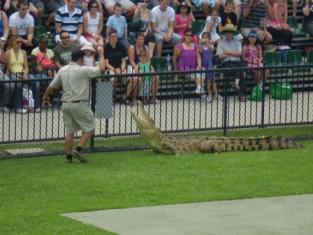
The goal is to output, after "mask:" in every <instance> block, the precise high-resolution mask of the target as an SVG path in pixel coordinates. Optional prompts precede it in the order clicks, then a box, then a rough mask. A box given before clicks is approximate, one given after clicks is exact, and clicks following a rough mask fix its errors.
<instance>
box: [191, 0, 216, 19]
mask: <svg viewBox="0 0 313 235" xmlns="http://www.w3.org/2000/svg"><path fill="white" fill-rule="evenodd" d="M191 1H192V2H193V3H194V4H195V6H197V7H202V9H203V12H204V15H205V16H208V15H209V13H210V9H213V8H215V9H216V10H217V12H219V9H220V6H221V0H191Z"/></svg>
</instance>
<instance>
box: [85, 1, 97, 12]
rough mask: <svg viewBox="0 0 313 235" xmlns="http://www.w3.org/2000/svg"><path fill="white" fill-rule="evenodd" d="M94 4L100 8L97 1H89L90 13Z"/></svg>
mask: <svg viewBox="0 0 313 235" xmlns="http://www.w3.org/2000/svg"><path fill="white" fill-rule="evenodd" d="M93 4H97V6H98V7H99V4H98V2H97V1H96V0H91V1H89V2H88V7H87V8H88V11H90V9H91V6H92V5H93Z"/></svg>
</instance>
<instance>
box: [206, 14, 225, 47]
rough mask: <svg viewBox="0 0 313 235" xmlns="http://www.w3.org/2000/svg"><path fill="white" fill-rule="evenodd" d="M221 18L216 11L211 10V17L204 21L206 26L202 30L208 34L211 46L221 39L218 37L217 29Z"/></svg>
mask: <svg viewBox="0 0 313 235" xmlns="http://www.w3.org/2000/svg"><path fill="white" fill-rule="evenodd" d="M221 22H222V21H221V17H219V15H218V11H217V10H216V9H213V10H212V11H211V15H209V16H208V17H207V19H206V24H205V26H204V29H203V33H204V32H209V33H210V36H211V41H212V42H213V44H217V43H218V42H219V40H220V39H221V37H220V35H219V34H218V32H217V31H218V30H217V29H218V27H221Z"/></svg>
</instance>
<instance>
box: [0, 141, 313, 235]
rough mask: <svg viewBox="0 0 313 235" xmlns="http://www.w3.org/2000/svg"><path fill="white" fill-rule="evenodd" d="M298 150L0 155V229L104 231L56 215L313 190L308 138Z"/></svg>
mask: <svg viewBox="0 0 313 235" xmlns="http://www.w3.org/2000/svg"><path fill="white" fill-rule="evenodd" d="M301 143H302V144H303V145H304V148H303V149H297V150H284V151H263V152H231V153H223V154H219V155H205V154H192V155H182V156H178V157H173V156H170V155H155V154H153V153H152V152H151V151H150V150H145V151H128V152H114V153H97V154H89V155H88V158H89V160H90V163H89V164H64V159H63V156H62V157H61V158H60V157H44V158H31V159H11V160H1V161H0V234H5V235H8V234H29V235H35V234H40V235H42V234H49V235H50V234H58V235H59V234H62V235H63V234H71V235H72V234H84V235H86V234H106V235H109V234H111V233H108V232H104V231H103V230H100V229H97V228H95V227H92V226H89V225H84V224H81V223H79V222H77V221H73V220H70V219H67V218H64V217H62V216H61V215H60V214H62V213H65V212H75V211H90V210H98V209H108V208H125V207H139V206H152V205H161V204H177V203H186V202H202V201H210V200H224V199H239V198H254V197H269V196H278V195H293V194H306V193H313V155H312V152H313V141H303V142H301Z"/></svg>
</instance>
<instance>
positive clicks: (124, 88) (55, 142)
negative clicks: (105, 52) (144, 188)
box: [0, 65, 313, 157]
mask: <svg viewBox="0 0 313 235" xmlns="http://www.w3.org/2000/svg"><path fill="white" fill-rule="evenodd" d="M312 75H313V67H312V66H310V65H300V66H279V67H264V68H253V69H251V68H225V69H214V70H210V71H191V72H184V73H183V72H172V71H165V72H164V71H158V72H156V73H146V74H143V73H140V74H123V75H121V74H119V75H114V76H113V75H103V77H102V79H101V80H100V79H93V80H92V84H91V89H90V91H91V95H90V105H91V107H92V109H93V110H94V111H95V114H96V117H97V118H96V130H95V135H94V138H93V139H92V141H91V143H90V148H89V151H112V150H123V149H137V148H144V147H145V144H144V140H142V139H141V138H140V136H139V135H138V134H139V133H138V130H137V127H136V125H135V122H134V120H132V117H131V115H130V109H136V108H137V107H138V104H136V102H132V101H133V99H135V98H136V99H141V100H142V101H143V102H144V106H145V108H146V110H147V111H148V113H149V114H150V115H151V117H152V118H153V119H154V120H155V123H156V125H157V126H158V127H159V128H160V129H161V131H164V132H168V133H176V134H178V133H180V134H188V135H190V134H198V133H200V134H205V135H237V136H238V135H239V136H243V135H249V136H257V135H280V136H281V135H285V136H292V137H297V138H300V137H301V138H303V137H305V138H312V137H313V127H312V124H313V111H312V103H313V79H312ZM236 78H240V79H242V81H241V83H240V85H241V86H242V87H241V88H243V83H242V82H243V81H245V82H246V89H245V90H244V91H243V95H245V96H246V97H247V101H246V102H242V101H243V100H241V101H240V100H238V94H239V92H240V90H238V88H236V82H235V81H236ZM256 78H259V79H258V80H259V81H257V79H256ZM50 80H51V79H44V78H42V79H32V80H24V81H23V80H18V79H17V80H12V79H9V80H5V79H3V80H1V81H0V90H1V92H0V93H1V97H0V100H1V105H0V108H1V111H0V157H7V156H11V155H12V154H13V155H14V156H15V154H21V156H29V155H33V154H36V152H37V151H38V152H37V153H38V154H40V155H44V154H56V153H60V152H63V148H64V147H63V145H64V144H63V138H64V125H63V120H62V113H61V111H60V107H61V99H60V97H61V91H58V92H57V94H56V95H55V96H54V99H53V107H52V108H48V109H45V108H41V105H40V104H41V97H42V93H43V91H44V90H45V88H46V87H47V85H48V83H49V81H50ZM213 80H214V81H215V82H216V85H217V88H218V96H217V97H210V96H208V89H207V85H208V81H210V84H212V83H213ZM113 81H114V82H113ZM158 82H160V86H159V88H158V85H157V84H158ZM196 82H198V83H200V84H202V83H203V84H204V90H201V89H200V90H199V89H198V91H197V92H196V88H197V86H196ZM113 87H114V89H113V91H114V92H113V93H112V88H113ZM157 88H158V89H157ZM153 89H155V94H157V99H158V100H157V102H152V101H154V100H152V101H151V95H153ZM126 94H128V98H129V99H128V101H127V100H125V96H126ZM145 96H146V100H145V98H144V97H145ZM208 97H209V98H208ZM112 98H113V100H112ZM210 98H213V99H212V100H211V99H210ZM32 99H33V100H32ZM148 99H150V101H149V100H148ZM112 101H113V102H112ZM79 135H80V133H78V135H77V136H79ZM30 148H31V150H29V151H28V150H27V149H30ZM18 149H22V150H20V152H19V151H18ZM12 150H13V151H12ZM10 154H11V155H10ZM23 154H24V155H23Z"/></svg>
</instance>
